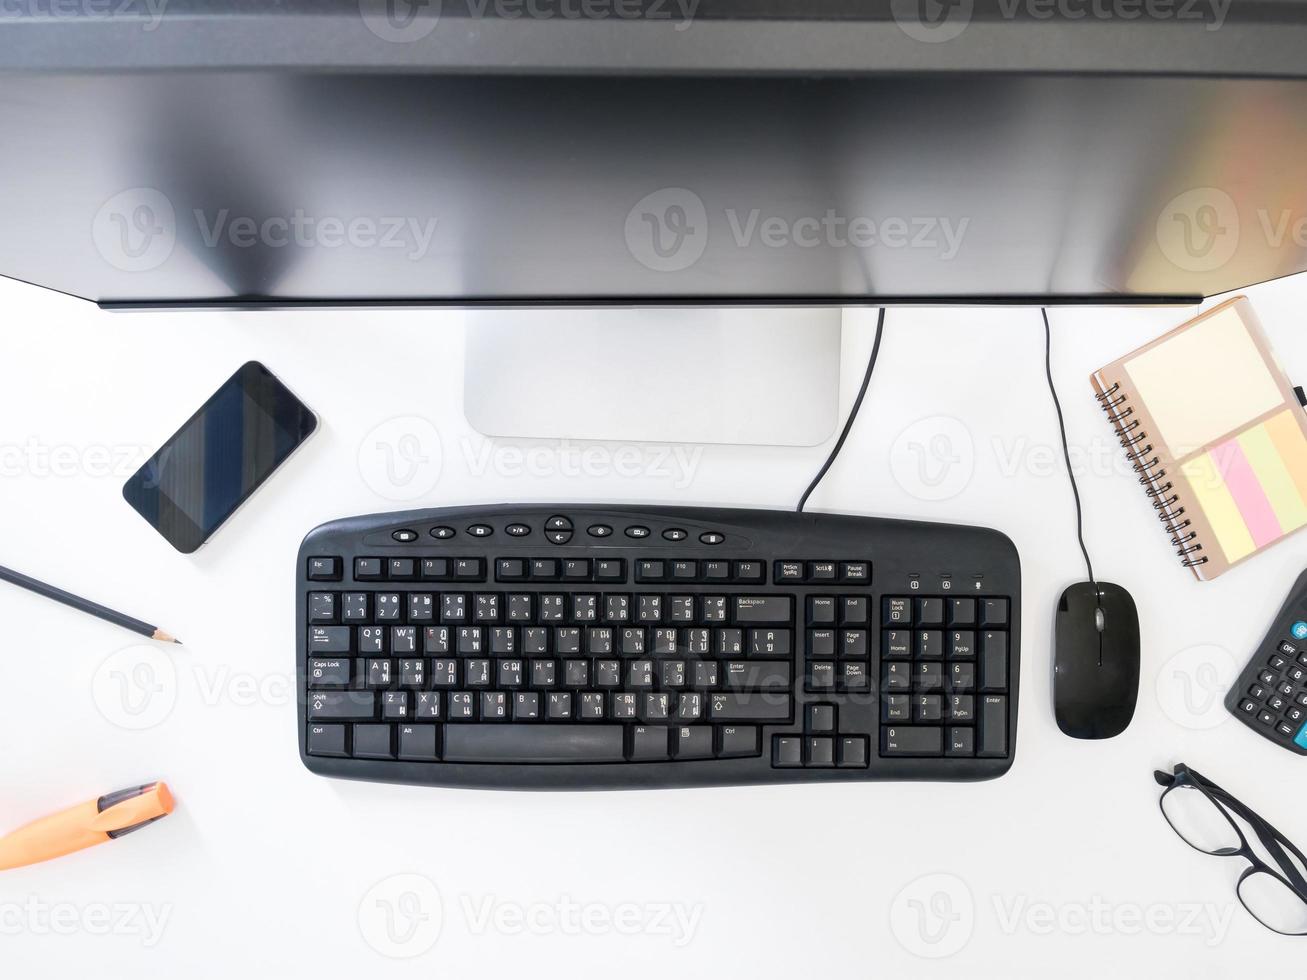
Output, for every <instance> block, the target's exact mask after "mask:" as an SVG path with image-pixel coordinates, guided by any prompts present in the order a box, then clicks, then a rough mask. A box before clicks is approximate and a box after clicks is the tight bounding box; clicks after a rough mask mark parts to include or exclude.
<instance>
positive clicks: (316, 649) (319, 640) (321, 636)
mask: <svg viewBox="0 0 1307 980" xmlns="http://www.w3.org/2000/svg"><path fill="white" fill-rule="evenodd" d="M352 632H353V628H352V627H349V626H311V627H309V653H349V652H350V649H349V648H350V634H351V633H352Z"/></svg>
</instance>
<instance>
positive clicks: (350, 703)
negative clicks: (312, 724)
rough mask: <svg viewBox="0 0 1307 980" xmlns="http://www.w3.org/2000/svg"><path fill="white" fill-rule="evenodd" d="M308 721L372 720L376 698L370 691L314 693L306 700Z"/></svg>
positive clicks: (375, 709)
mask: <svg viewBox="0 0 1307 980" xmlns="http://www.w3.org/2000/svg"><path fill="white" fill-rule="evenodd" d="M308 708H309V711H308V714H309V720H310V721H350V720H354V719H362V718H374V717H376V714H377V696H376V694H375V693H373V692H372V691H314V692H313V693H312V694H310V695H309V698H308Z"/></svg>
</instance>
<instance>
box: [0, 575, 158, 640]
mask: <svg viewBox="0 0 1307 980" xmlns="http://www.w3.org/2000/svg"><path fill="white" fill-rule="evenodd" d="M0 579H3V580H4V581H6V582H12V583H13V584H14V585H17V586H20V587H21V588H24V589H28V590H30V591H32V592H35V593H36V594H37V595H43V596H45V597H46V598H47V599H53V600H54V601H55V602H62V603H63V604H64V605H65V606H72V607H73V608H74V609H80V610H81V611H82V612H84V613H90V614H91V615H92V616H98V617H99V618H100V619H103V620H105V621H107V622H110V623H113V624H115V625H116V626H121V627H123V628H124V629H129V630H131V631H132V632H133V633H140V634H141V635H142V636H148V637H149V638H150V639H152V640H162V641H163V642H164V643H180V642H181V640H179V639H177V638H176V637H175V636H172V635H171V634H168V633H165V632H164V631H163V630H161V629H159V627H157V626H151V625H150V624H149V623H146V622H143V621H141V620H139V619H133V618H132V617H131V616H124V615H123V614H122V613H120V612H114V611H113V610H112V609H109V608H106V607H105V606H102V605H100V604H99V603H98V602H91V601H90V600H89V599H83V598H82V597H81V596H76V595H73V594H72V593H71V592H65V591H64V590H63V589H56V588H55V587H54V586H53V585H46V584H45V583H44V582H38V581H37V580H36V579H34V578H31V577H30V576H27V575H24V574H22V573H21V572H15V571H14V570H13V569H12V568H5V567H4V566H3V565H0Z"/></svg>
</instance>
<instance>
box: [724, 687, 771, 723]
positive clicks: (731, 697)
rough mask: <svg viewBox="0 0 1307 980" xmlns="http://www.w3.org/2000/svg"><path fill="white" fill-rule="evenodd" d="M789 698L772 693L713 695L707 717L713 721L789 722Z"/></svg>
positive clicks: (737, 692) (739, 692)
mask: <svg viewBox="0 0 1307 980" xmlns="http://www.w3.org/2000/svg"><path fill="white" fill-rule="evenodd" d="M791 711H792V708H791V705H790V696H789V695H788V694H780V693H778V692H774V691H752V692H743V691H736V692H732V693H729V694H713V695H711V696H710V697H709V699H708V715H709V717H710V718H711V719H712V720H713V721H789V720H790V714H791Z"/></svg>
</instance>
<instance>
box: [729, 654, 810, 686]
mask: <svg viewBox="0 0 1307 980" xmlns="http://www.w3.org/2000/svg"><path fill="white" fill-rule="evenodd" d="M791 669H792V668H791V666H790V661H788V660H730V661H727V662H726V663H725V664H723V665H722V680H723V683H724V686H726V687H727V688H730V689H731V690H737V691H785V690H788V689H789V687H790V685H791V684H792V683H793V678H792V677H791V676H790V671H791Z"/></svg>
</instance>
